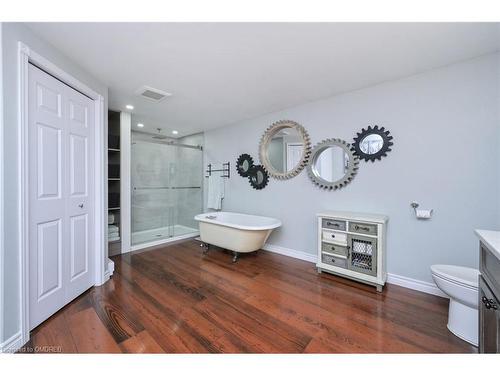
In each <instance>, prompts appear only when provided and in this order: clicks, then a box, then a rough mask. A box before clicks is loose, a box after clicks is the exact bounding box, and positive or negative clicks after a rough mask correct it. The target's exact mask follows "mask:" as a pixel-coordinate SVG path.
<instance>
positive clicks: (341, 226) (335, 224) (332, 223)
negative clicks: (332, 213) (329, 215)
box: [321, 219, 346, 230]
mask: <svg viewBox="0 0 500 375" xmlns="http://www.w3.org/2000/svg"><path fill="white" fill-rule="evenodd" d="M321 226H322V227H323V228H329V229H337V230H345V228H346V225H345V221H342V220H334V219H323V220H321Z"/></svg>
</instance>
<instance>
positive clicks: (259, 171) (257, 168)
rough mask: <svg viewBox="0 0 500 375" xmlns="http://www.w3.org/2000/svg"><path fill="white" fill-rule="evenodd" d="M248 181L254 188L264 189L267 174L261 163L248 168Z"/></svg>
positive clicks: (267, 179)
mask: <svg viewBox="0 0 500 375" xmlns="http://www.w3.org/2000/svg"><path fill="white" fill-rule="evenodd" d="M248 181H250V185H252V187H253V188H254V189H257V190H261V189H264V188H265V187H266V185H267V183H268V182H269V175H268V174H267V172H266V170H265V169H264V167H263V166H262V165H254V166H253V167H252V168H250V171H249V175H248Z"/></svg>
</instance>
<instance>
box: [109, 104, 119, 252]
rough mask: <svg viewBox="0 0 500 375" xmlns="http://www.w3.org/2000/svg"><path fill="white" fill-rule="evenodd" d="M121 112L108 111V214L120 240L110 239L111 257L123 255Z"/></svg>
mask: <svg viewBox="0 0 500 375" xmlns="http://www.w3.org/2000/svg"><path fill="white" fill-rule="evenodd" d="M120 121H121V114H120V112H114V111H108V204H109V205H110V206H111V207H108V214H110V215H113V217H114V222H113V224H112V225H114V226H116V227H118V236H120V239H113V238H108V254H109V255H110V256H112V255H117V254H120V253H121V235H122V233H121V232H122V228H121V211H120V206H115V205H117V204H118V205H120V201H119V196H120V188H121V186H120V184H121V180H120V164H121V156H123V154H122V153H121V152H120V148H121V147H120V135H121V134H120V131H121V124H120Z"/></svg>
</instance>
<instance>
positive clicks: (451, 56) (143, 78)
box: [28, 23, 500, 136]
mask: <svg viewBox="0 0 500 375" xmlns="http://www.w3.org/2000/svg"><path fill="white" fill-rule="evenodd" d="M28 26H29V27H31V28H32V29H33V30H34V31H35V32H36V33H37V34H38V35H40V36H41V37H42V38H43V39H46V40H47V41H48V42H50V43H51V44H53V45H54V46H55V47H56V48H58V49H59V50H61V51H62V52H63V53H64V54H65V55H67V56H68V57H69V58H71V59H72V60H74V61H76V62H77V63H78V64H79V65H80V66H82V67H83V68H84V69H86V70H87V71H88V72H90V73H91V74H93V75H94V76H95V77H96V78H98V79H100V80H101V81H102V82H103V83H105V84H106V85H107V86H108V87H109V107H110V109H115V110H125V105H126V104H132V105H134V107H135V108H134V110H133V111H132V112H133V113H134V115H135V116H134V119H135V121H136V122H142V123H144V125H145V127H144V128H143V130H150V131H155V128H158V127H160V128H162V129H163V130H164V132H165V133H170V132H171V131H172V130H174V129H175V130H178V131H179V135H178V136H183V135H187V134H192V133H195V132H198V131H202V130H207V129H211V128H215V127H220V126H224V125H227V124H231V123H235V122H238V121H241V120H245V119H249V118H253V117H256V116H259V115H262V114H265V113H269V112H273V111H277V110H281V109H284V108H287V107H292V106H295V105H298V104H302V103H306V102H310V101H314V100H318V99H322V98H326V97H329V96H333V95H336V94H339V93H342V92H347V91H352V90H356V89H360V88H363V87H367V86H371V85H374V84H377V83H381V82H384V81H389V80H394V79H398V78H402V77H406V76H410V75H413V74H417V73H421V72H424V71H426V70H429V69H433V68H437V67H441V66H444V65H448V64H451V63H454V62H458V61H461V60H466V59H469V58H473V57H476V56H479V55H483V54H487V53H492V52H495V51H498V50H499V48H500V44H499V30H500V29H499V26H498V24H495V23H489V24H488V23H482V24H480V23H29V24H28ZM144 85H147V86H152V87H154V88H157V89H160V90H163V91H166V92H169V93H172V96H171V97H168V98H166V99H165V100H163V101H162V102H160V103H152V102H150V101H148V100H146V99H144V98H140V97H138V96H137V95H136V94H135V92H136V91H137V90H138V89H139V88H140V87H141V86H144ZM133 125H134V126H135V124H133Z"/></svg>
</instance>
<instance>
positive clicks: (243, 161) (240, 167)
mask: <svg viewBox="0 0 500 375" xmlns="http://www.w3.org/2000/svg"><path fill="white" fill-rule="evenodd" d="M253 165H254V164H253V158H252V157H251V156H250V155H248V154H241V155H240V156H239V157H238V160H236V170H237V171H238V174H239V175H240V176H241V177H248V175H249V172H250V169H251V168H252V167H253Z"/></svg>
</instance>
